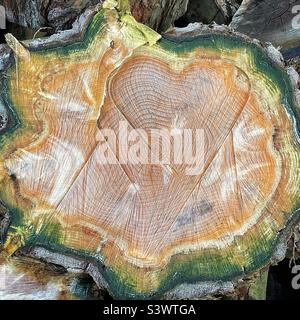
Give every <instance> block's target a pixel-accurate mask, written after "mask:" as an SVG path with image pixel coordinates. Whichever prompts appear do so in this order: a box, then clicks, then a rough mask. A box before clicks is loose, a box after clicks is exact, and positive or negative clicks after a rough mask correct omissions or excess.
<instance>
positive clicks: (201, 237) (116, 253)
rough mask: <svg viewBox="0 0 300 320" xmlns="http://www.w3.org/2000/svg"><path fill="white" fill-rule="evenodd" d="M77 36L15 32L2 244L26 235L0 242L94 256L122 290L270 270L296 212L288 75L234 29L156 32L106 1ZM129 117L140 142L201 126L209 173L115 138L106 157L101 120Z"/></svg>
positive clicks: (158, 288) (149, 292)
mask: <svg viewBox="0 0 300 320" xmlns="http://www.w3.org/2000/svg"><path fill="white" fill-rule="evenodd" d="M82 32H83V36H82V39H81V40H80V41H75V40H72V41H71V42H68V43H65V42H64V43H62V44H59V43H57V42H55V43H54V44H52V45H47V46H46V45H41V46H37V45H31V44H30V43H28V44H26V46H23V45H22V44H20V43H14V40H11V43H10V45H11V47H12V48H13V50H14V52H15V54H14V55H15V63H14V64H13V65H12V66H11V67H10V68H9V70H7V74H8V77H7V80H6V83H5V86H4V87H3V90H2V91H3V94H2V100H3V103H4V105H5V107H6V108H7V111H8V112H10V113H11V114H12V115H13V116H14V118H15V122H14V126H13V127H11V128H10V129H9V130H8V129H7V130H3V131H2V133H1V153H0V155H1V157H0V181H1V191H0V195H1V201H2V202H3V204H5V206H6V208H7V209H8V210H9V211H10V214H11V219H12V225H11V228H10V230H9V234H10V237H9V239H10V240H11V239H12V238H13V234H14V230H18V234H19V237H20V239H21V240H20V243H19V245H17V246H15V247H14V246H13V244H12V243H11V242H10V241H9V240H8V242H7V244H6V247H7V249H8V250H9V251H10V252H11V253H13V252H14V251H15V250H16V249H17V248H18V247H19V246H24V245H27V246H41V247H44V248H46V249H48V250H50V251H52V252H57V253H60V254H68V255H70V254H71V255H74V256H78V257H81V258H82V259H94V261H96V262H99V265H100V264H101V265H102V266H104V267H103V268H101V271H100V272H101V275H102V276H103V279H105V283H106V285H107V289H108V290H109V292H110V293H111V294H112V295H113V296H114V297H116V298H149V297H155V296H161V295H163V294H164V293H166V292H169V291H170V290H172V289H173V288H176V287H178V286H179V285H182V284H188V283H201V282H226V281H232V282H234V281H236V280H237V279H238V278H242V277H244V276H248V275H250V274H251V273H253V272H255V271H258V270H260V269H262V268H263V267H264V266H266V265H268V264H269V263H270V262H271V260H272V258H273V256H274V255H275V252H276V248H277V247H278V245H279V244H280V243H282V241H284V236H285V232H283V231H282V230H290V228H291V225H292V224H293V223H295V221H296V220H297V219H298V216H299V213H298V211H297V210H298V206H299V188H300V172H299V155H300V149H299V128H298V116H297V110H296V101H295V97H294V91H293V90H294V89H293V87H292V84H291V82H290V79H289V77H288V75H287V73H286V72H285V70H284V68H283V67H282V66H280V65H278V64H277V63H275V62H274V61H273V60H272V59H271V58H270V57H269V56H268V54H267V52H266V50H265V49H264V48H262V47H261V46H259V45H258V44H255V43H253V42H252V41H251V40H250V39H248V38H245V37H242V36H240V35H237V34H230V33H227V32H223V33H222V32H218V31H214V30H210V31H207V32H204V33H202V34H199V35H190V34H184V33H182V34H180V33H178V34H176V35H175V36H174V35H167V36H164V37H162V38H161V39H159V36H157V35H156V34H155V33H154V32H152V31H151V30H149V29H148V28H146V27H145V28H143V26H142V25H139V24H136V23H135V22H134V20H132V19H131V17H126V19H123V17H120V16H119V12H118V11H117V10H116V9H114V8H113V7H109V6H105V7H104V8H103V9H100V10H99V12H97V13H96V14H95V15H94V17H93V18H92V21H91V22H90V23H89V24H88V26H87V27H85V28H83V31H82ZM8 39H9V38H8ZM153 39H154V40H153ZM149 42H150V43H149ZM155 42H156V43H155ZM35 43H36V42H35ZM120 123H122V124H125V125H126V128H127V130H128V131H129V132H130V130H133V129H136V130H138V129H143V130H144V131H143V132H146V133H147V136H148V135H150V133H151V130H152V129H157V130H167V131H168V132H173V133H174V132H175V133H176V132H179V133H180V132H182V131H183V130H184V129H190V130H194V131H195V130H197V129H198V130H202V131H203V132H204V137H205V138H204V142H205V143H204V145H203V149H202V150H203V152H202V158H203V168H202V170H201V171H200V172H199V173H197V174H193V175H190V174H187V170H188V169H189V168H190V165H188V164H184V163H180V164H178V163H176V162H175V161H172V159H171V162H170V163H163V162H162V163H154V164H153V163H147V164H145V163H131V162H130V161H128V162H126V161H121V159H120V157H121V155H120V154H119V153H118V151H116V150H119V148H115V147H116V146H117V147H120V145H119V144H120V142H119V140H118V142H117V143H116V145H113V144H111V143H110V142H109V143H108V144H106V148H107V150H106V152H108V153H109V154H110V158H111V159H113V160H114V161H112V162H113V163H107V164H103V163H102V162H101V161H100V159H102V158H103V144H104V141H106V138H107V137H105V136H104V134H103V131H102V129H110V130H111V131H113V132H118V130H119V125H120ZM136 132H138V131H136ZM136 138H137V140H139V144H138V145H139V146H140V147H145V145H146V148H144V149H146V150H149V153H150V154H151V153H152V152H153V150H152V149H151V144H149V141H147V139H146V138H145V137H144V136H143V135H142V133H141V135H140V136H139V137H136ZM196 143H199V142H197V141H195V140H191V141H190V147H191V150H190V151H193V150H195V148H196ZM173 144H174V143H173ZM173 144H172V146H173ZM131 147H132V146H131ZM133 150H135V149H133ZM160 155H161V156H165V155H164V154H163V151H161V153H160ZM129 160H130V159H129ZM14 228H15V229H14Z"/></svg>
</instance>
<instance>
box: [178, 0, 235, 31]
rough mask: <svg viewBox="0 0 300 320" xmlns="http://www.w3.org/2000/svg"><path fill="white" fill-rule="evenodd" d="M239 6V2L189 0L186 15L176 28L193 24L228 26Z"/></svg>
mask: <svg viewBox="0 0 300 320" xmlns="http://www.w3.org/2000/svg"><path fill="white" fill-rule="evenodd" d="M239 5H240V1H239V0H204V1H198V0H189V3H188V7H187V12H186V14H185V15H184V16H183V17H182V18H180V19H179V21H178V26H181V25H182V26H183V25H188V24H189V23H193V22H202V23H205V24H209V23H212V22H216V23H218V24H228V23H229V22H230V21H231V19H232V17H233V15H234V14H235V12H236V11H237V9H238V7H239Z"/></svg>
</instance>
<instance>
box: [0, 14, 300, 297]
mask: <svg viewBox="0 0 300 320" xmlns="http://www.w3.org/2000/svg"><path fill="white" fill-rule="evenodd" d="M105 24H106V19H105V10H101V11H100V12H99V13H97V14H96V15H95V16H94V18H93V20H92V22H91V23H90V24H89V26H88V27H87V29H86V32H85V34H84V36H83V38H82V39H81V40H80V41H78V42H76V43H73V44H69V45H65V46H61V47H54V46H51V45H50V46H48V47H47V48H44V49H42V50H39V49H35V48H30V47H29V50H30V51H32V52H37V53H43V54H47V53H49V54H51V53H54V54H55V55H58V56H59V55H61V56H67V55H69V54H75V53H76V52H82V51H85V50H86V49H87V48H88V46H89V44H90V43H91V42H92V41H93V39H94V37H95V36H96V35H97V34H98V33H99V32H100V31H99V30H102V28H103V27H104V26H105ZM156 46H158V47H159V48H160V49H162V50H165V51H167V52H173V53H176V54H178V55H180V54H181V53H185V52H190V51H192V50H194V49H196V48H209V49H213V50H217V51H218V50H230V49H245V50H247V52H248V54H249V55H250V56H251V57H252V60H253V66H255V67H256V69H257V71H258V72H261V73H264V74H265V75H266V76H267V77H268V78H269V79H270V80H271V81H272V83H273V85H276V86H277V87H278V88H280V90H281V92H282V97H281V99H282V103H283V105H284V106H285V108H286V110H287V111H288V112H289V114H290V115H291V117H292V118H293V119H294V121H295V127H294V129H295V132H294V133H295V138H296V139H295V142H296V143H297V146H298V147H299V140H300V139H299V132H300V130H299V113H298V112H297V109H296V106H295V101H294V95H293V88H292V85H291V82H290V79H289V77H288V76H287V74H286V73H285V72H284V71H283V69H282V68H281V67H279V66H278V65H276V64H275V63H274V62H272V61H271V60H270V58H268V56H267V54H266V52H265V51H263V50H262V49H261V48H260V47H258V46H257V45H255V44H253V43H251V42H250V41H249V42H248V41H247V40H245V39H242V38H240V37H236V36H226V38H225V37H224V36H222V35H221V34H209V35H200V36H196V37H191V38H183V39H180V40H176V39H173V38H167V37H163V38H162V39H161V41H160V42H159V43H158V44H156ZM5 98H6V99H5V101H6V102H7V103H8V105H9V108H10V109H11V110H12V112H14V114H15V116H16V119H17V114H16V112H15V108H14V107H13V106H12V104H11V101H10V99H9V95H7V97H5ZM20 126H22V119H18V125H17V126H15V127H14V128H12V129H11V130H10V131H7V132H5V133H3V132H2V133H1V140H2V139H3V136H4V135H5V137H6V138H7V137H8V135H9V134H11V133H12V132H14V131H15V130H16V129H17V128H18V127H20ZM6 206H7V208H8V210H9V211H10V213H11V214H12V216H13V217H17V218H16V219H13V223H12V225H19V224H20V223H22V222H21V221H22V219H21V213H20V211H19V210H17V209H15V208H14V207H13V206H11V205H8V204H6ZM292 212H294V214H293V215H292V214H291V215H290V217H289V218H288V217H287V219H286V221H287V224H291V225H293V224H294V223H296V222H298V221H299V220H300V219H299V218H300V211H299V204H297V205H296V206H295V208H294V210H292ZM51 225H52V224H51V223H50V224H49V225H48V227H47V228H48V232H46V233H43V234H36V235H33V236H32V237H30V238H29V240H28V245H41V246H45V247H46V248H49V249H50V250H54V251H57V252H60V253H64V254H73V255H75V256H79V257H82V256H84V257H85V258H89V259H96V258H95V256H94V255H93V254H91V253H90V252H86V251H84V250H72V249H70V248H66V247H65V246H64V245H63V244H62V243H61V240H62V236H61V235H62V234H63V232H62V231H60V226H58V225H56V224H53V228H52V227H51ZM50 229H52V230H50ZM287 229H288V227H287ZM49 231H50V233H51V234H52V235H53V234H56V236H55V237H54V238H53V237H51V236H50V237H49ZM251 236H252V235H251V234H250V238H251ZM273 236H274V237H273ZM273 236H272V239H270V240H268V241H266V239H265V237H264V235H259V234H256V235H255V238H253V237H252V239H251V241H250V242H248V240H247V239H248V237H249V234H247V233H246V234H245V235H244V236H243V238H242V240H243V242H245V243H247V244H249V243H252V244H253V243H254V245H253V247H252V248H249V250H248V252H249V253H250V254H251V256H252V262H251V263H249V265H248V266H240V265H238V264H235V263H233V262H232V261H230V256H226V255H224V251H225V250H223V251H222V252H221V253H220V252H217V251H216V250H214V249H210V250H204V251H203V252H201V253H200V254H199V253H191V254H190V255H176V256H173V257H172V259H171V261H170V263H169V265H168V268H167V274H166V275H164V276H163V279H162V281H161V284H160V286H159V288H158V290H156V292H152V293H141V292H137V291H136V290H135V288H133V287H132V286H131V285H130V284H129V283H126V282H124V281H122V280H120V277H119V276H118V274H117V273H118V271H117V270H113V269H112V268H103V262H101V260H105V259H104V258H103V257H102V259H98V263H99V270H102V274H103V276H104V278H105V280H106V281H107V282H108V283H109V285H110V288H109V291H110V292H111V293H112V294H113V296H114V297H115V298H117V299H149V298H153V299H155V298H158V297H160V296H161V295H162V294H163V293H165V292H167V291H168V290H170V289H172V288H174V287H175V286H176V285H178V284H181V283H195V282H202V281H232V280H234V279H237V278H239V277H242V276H243V275H244V274H245V272H247V274H249V273H251V272H254V271H256V270H257V269H260V268H262V267H263V266H264V265H267V264H268V263H269V262H270V260H271V258H272V256H273V254H274V251H275V248H276V247H277V245H278V244H279V243H280V241H281V238H282V236H283V235H282V236H280V235H279V234H276V233H275V232H274V235H273ZM50 239H51V244H50V243H49V240H50ZM230 248H231V247H229V248H228V249H227V250H229V249H230ZM180 256H181V257H182V256H185V257H187V256H188V259H189V261H185V262H182V261H181V262H180V264H178V261H177V260H178V258H179V257H180ZM191 257H193V258H191ZM205 261H210V263H205ZM224 262H225V265H226V264H227V268H226V269H227V270H226V272H225V273H224V272H222V271H224V270H221V268H220V266H221V267H223V266H224ZM199 265H203V266H206V269H205V268H204V269H201V270H199ZM165 270H166V269H165Z"/></svg>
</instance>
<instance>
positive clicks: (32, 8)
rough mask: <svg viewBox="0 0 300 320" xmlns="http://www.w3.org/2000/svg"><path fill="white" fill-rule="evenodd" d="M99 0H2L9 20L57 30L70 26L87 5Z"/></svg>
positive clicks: (24, 25)
mask: <svg viewBox="0 0 300 320" xmlns="http://www.w3.org/2000/svg"><path fill="white" fill-rule="evenodd" d="M99 2H100V1H99V0H79V1H76V0H66V1H64V0H15V1H11V0H1V1H0V4H1V5H3V6H4V7H5V9H6V16H7V20H8V21H10V22H13V23H16V24H20V25H21V26H23V27H28V28H31V29H39V28H42V27H52V28H54V29H56V30H61V29H66V28H69V27H70V26H71V24H72V22H73V21H74V20H75V19H76V17H78V15H80V14H81V13H82V12H83V11H84V10H85V9H86V8H87V7H89V6H92V5H95V4H96V3H99Z"/></svg>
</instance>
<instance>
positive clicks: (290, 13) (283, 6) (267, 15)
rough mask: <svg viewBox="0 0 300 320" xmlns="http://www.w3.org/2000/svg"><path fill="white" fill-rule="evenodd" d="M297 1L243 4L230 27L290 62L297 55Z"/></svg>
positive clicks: (299, 32)
mask: <svg viewBox="0 0 300 320" xmlns="http://www.w3.org/2000/svg"><path fill="white" fill-rule="evenodd" d="M299 4H300V1H299V0H283V1H273V0H266V1H260V0H244V1H243V3H242V5H241V6H240V8H239V10H238V11H237V12H236V14H235V15H234V17H233V20H232V23H231V27H233V28H234V29H235V30H236V31H239V32H242V33H245V34H247V35H249V36H251V37H253V38H256V39H259V40H261V41H265V42H271V43H272V44H273V45H275V46H280V47H282V49H283V52H284V55H285V56H286V57H288V58H292V57H293V56H295V55H299V52H300V50H299V45H300V36H299V35H300V26H298V28H295V27H297V25H299V18H297V13H298V12H299V10H296V8H295V6H296V5H299Z"/></svg>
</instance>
